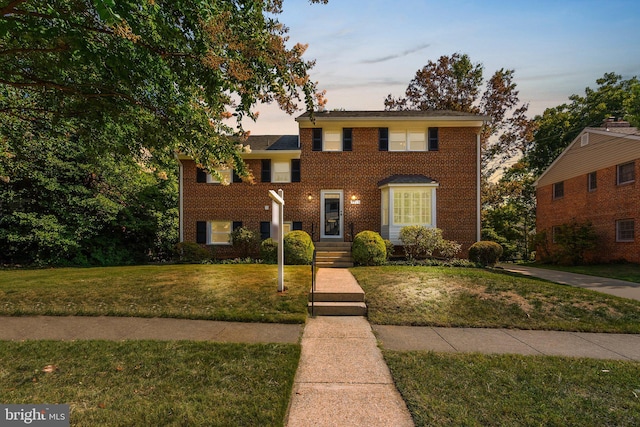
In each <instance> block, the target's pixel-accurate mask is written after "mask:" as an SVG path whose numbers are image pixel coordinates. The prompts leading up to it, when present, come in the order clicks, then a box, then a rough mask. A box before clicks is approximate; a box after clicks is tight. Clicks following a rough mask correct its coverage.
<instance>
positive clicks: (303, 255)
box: [284, 230, 314, 265]
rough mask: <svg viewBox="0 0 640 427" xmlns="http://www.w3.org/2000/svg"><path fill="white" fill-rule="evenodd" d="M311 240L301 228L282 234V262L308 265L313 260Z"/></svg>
mask: <svg viewBox="0 0 640 427" xmlns="http://www.w3.org/2000/svg"><path fill="white" fill-rule="evenodd" d="M313 250H314V246H313V241H311V236H309V234H307V233H306V232H304V231H302V230H295V231H291V232H289V233H287V234H285V235H284V263H285V264H288V265H309V264H311V261H312V260H313Z"/></svg>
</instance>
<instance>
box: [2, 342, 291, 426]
mask: <svg viewBox="0 0 640 427" xmlns="http://www.w3.org/2000/svg"><path fill="white" fill-rule="evenodd" d="M299 358H300V346H299V345H291V344H288V345H283V344H264V345H262V344H251V345H243V344H220V343H208V342H197V343H196V342H185V341H178V342H156V341H125V342H107V341H76V342H53V341H26V342H2V345H1V346H0V360H1V361H2V364H1V366H0V396H2V402H4V403H15V404H20V403H31V404H42V403H50V404H55V403H58V404H69V405H70V409H71V411H70V412H71V420H70V421H71V425H81V426H98V427H99V426H110V427H111V426H169V425H171V426H178V425H180V426H187V425H188V426H231V425H233V426H278V425H283V423H284V417H285V413H286V410H287V405H288V403H289V398H290V394H291V390H292V387H293V379H294V375H295V371H296V367H297V365H298V360H299Z"/></svg>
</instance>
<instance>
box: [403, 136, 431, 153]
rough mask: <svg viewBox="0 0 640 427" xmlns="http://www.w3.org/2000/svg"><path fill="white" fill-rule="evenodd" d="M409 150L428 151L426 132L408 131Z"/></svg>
mask: <svg viewBox="0 0 640 427" xmlns="http://www.w3.org/2000/svg"><path fill="white" fill-rule="evenodd" d="M407 139H408V140H409V148H408V150H409V151H427V140H426V138H425V135H424V132H408V135H407Z"/></svg>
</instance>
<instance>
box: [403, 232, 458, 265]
mask: <svg viewBox="0 0 640 427" xmlns="http://www.w3.org/2000/svg"><path fill="white" fill-rule="evenodd" d="M400 241H401V242H402V245H403V249H404V254H405V256H406V257H407V259H424V258H428V257H430V256H432V255H433V254H434V252H438V253H439V254H440V256H442V257H443V258H445V259H451V258H454V257H455V256H456V255H457V254H458V253H459V252H460V249H461V247H462V246H461V245H460V244H458V243H457V242H454V241H453V240H445V239H444V238H443V237H442V230H440V229H439V228H429V227H425V226H423V225H408V226H406V227H402V228H401V229H400Z"/></svg>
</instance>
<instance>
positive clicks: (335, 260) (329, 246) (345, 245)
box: [314, 241, 353, 268]
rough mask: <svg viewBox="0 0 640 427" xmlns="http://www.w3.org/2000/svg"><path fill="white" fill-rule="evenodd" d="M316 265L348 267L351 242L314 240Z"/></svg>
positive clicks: (351, 261)
mask: <svg viewBox="0 0 640 427" xmlns="http://www.w3.org/2000/svg"><path fill="white" fill-rule="evenodd" d="M314 244H315V247H316V265H317V266H318V267H320V268H350V267H353V258H351V242H342V241H338V242H315V243H314Z"/></svg>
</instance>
